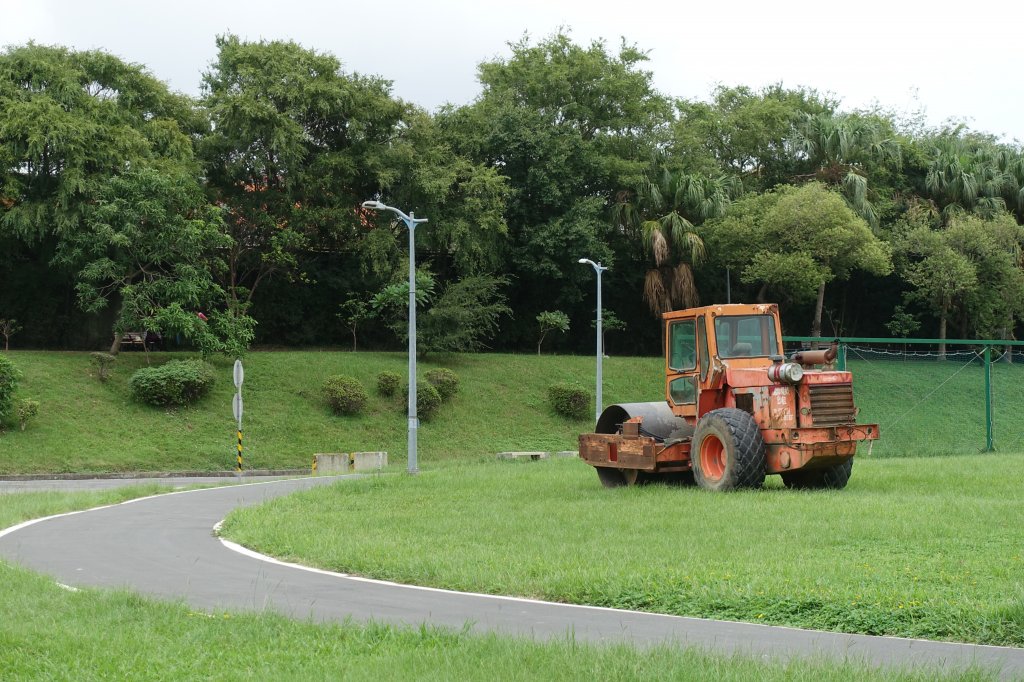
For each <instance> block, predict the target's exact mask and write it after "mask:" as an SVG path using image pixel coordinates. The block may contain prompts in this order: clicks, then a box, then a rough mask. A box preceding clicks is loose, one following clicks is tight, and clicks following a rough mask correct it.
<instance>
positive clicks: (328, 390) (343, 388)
mask: <svg viewBox="0 0 1024 682" xmlns="http://www.w3.org/2000/svg"><path fill="white" fill-rule="evenodd" d="M323 393H324V399H325V400H326V401H327V404H328V406H330V408H331V411H332V412H334V414H359V413H360V412H362V411H363V408H364V407H366V401H367V400H369V396H368V395H367V394H366V389H365V388H363V385H362V384H361V383H359V381H358V380H357V379H353V378H352V377H347V376H340V375H339V376H333V377H328V378H327V381H325V382H324V385H323Z"/></svg>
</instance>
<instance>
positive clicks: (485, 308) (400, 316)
mask: <svg viewBox="0 0 1024 682" xmlns="http://www.w3.org/2000/svg"><path fill="white" fill-rule="evenodd" d="M397 274H398V273H397V272H396V276H397ZM507 284H508V280H507V279H506V278H504V277H496V276H493V275H471V276H469V277H465V278H463V279H461V280H459V281H457V282H453V283H451V284H449V285H447V286H446V287H445V289H444V291H442V292H441V294H440V295H436V280H435V278H434V276H433V275H432V274H431V273H430V272H429V270H427V269H426V268H421V269H420V270H418V271H417V273H416V306H417V309H419V308H423V312H422V313H418V314H417V325H416V351H417V353H418V354H419V355H421V356H425V355H427V354H428V353H431V352H439V353H465V352H472V351H477V350H480V349H481V348H484V347H485V343H486V341H487V340H489V339H490V338H491V337H492V336H493V335H494V333H495V332H496V331H497V328H498V318H499V317H500V316H501V315H510V314H511V313H512V310H511V309H510V308H509V307H508V306H507V305H506V303H505V297H504V295H503V294H502V293H501V288H502V287H504V286H506V285H507ZM370 306H371V307H372V308H373V310H374V311H375V313H376V314H377V315H378V316H380V317H381V318H383V319H384V320H385V322H386V324H387V325H388V327H390V328H391V329H392V331H394V332H395V334H396V335H397V336H398V337H399V338H401V339H402V340H405V341H407V340H408V339H409V322H408V320H409V285H408V283H406V282H396V283H394V284H390V285H388V286H386V287H384V288H383V289H382V290H381V291H380V292H378V293H377V294H376V295H374V297H373V298H372V299H371V301H370Z"/></svg>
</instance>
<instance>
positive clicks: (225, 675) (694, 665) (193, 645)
mask: <svg viewBox="0 0 1024 682" xmlns="http://www.w3.org/2000/svg"><path fill="white" fill-rule="evenodd" d="M157 490H158V488H156V487H155V486H146V487H136V488H134V489H120V490H116V491H106V492H103V493H80V494H75V495H65V494H60V493H18V494H11V495H0V528H5V527H7V526H10V525H13V524H15V523H18V522H20V521H23V520H27V519H29V518H36V517H38V516H43V515H48V514H56V513H60V512H64V511H71V510H74V509H80V508H87V507H91V506H95V505H99V504H109V503H113V502H118V501H122V500H124V499H129V498H131V497H135V496H139V495H145V494H151V493H153V492H157ZM0 603H2V604H3V605H4V610H3V613H4V617H3V619H0V670H2V671H3V673H2V677H3V678H4V679H5V680H38V679H51V680H76V681H79V680H109V679H133V680H149V679H152V680H157V679H159V680H166V679H216V680H250V679H274V680H290V679H294V680H311V679H312V680H315V679H324V680H326V679H342V678H343V679H346V680H380V679H417V680H430V679H436V680H451V679H467V680H469V679H487V680H494V679H544V680H551V679H559V680H563V679H564V680H594V679H601V680H632V679H651V680H658V679H665V680H679V679H688V680H715V681H718V680H736V681H737V682H739V681H741V680H751V679H758V680H807V681H811V680H814V681H815V682H817V681H818V680H822V681H829V680H858V681H859V680H922V681H923V680H935V679H949V680H953V679H957V680H990V679H994V675H992V674H989V673H986V672H985V671H982V670H971V671H967V672H965V673H958V674H954V675H946V676H939V675H936V673H935V672H933V671H927V672H919V673H917V674H909V673H908V674H894V673H892V672H890V671H885V672H879V671H876V670H872V669H870V668H867V667H864V666H859V665H856V664H835V663H828V662H821V661H819V662H808V661H792V662H789V663H783V662H775V663H766V662H762V661H754V660H752V659H748V658H743V657H723V656H712V655H708V654H704V653H701V652H698V651H695V650H686V649H678V648H670V647H658V648H654V649H650V650H638V649H634V648H632V647H628V646H622V645H616V646H600V647H598V646H591V645H585V644H577V643H574V642H571V641H564V642H553V643H535V642H530V641H527V640H523V639H511V638H503V637H497V636H479V635H470V634H467V633H460V632H450V631H444V630H440V629H433V628H428V627H423V628H418V629H404V628H395V627H391V626H385V625H354V624H336V625H316V624H312V623H301V622H295V621H291V620H288V619H286V618H283V617H281V616H276V615H273V614H242V613H227V612H218V613H204V612H197V611H194V610H192V609H190V608H188V607H187V606H185V605H182V604H164V603H158V602H154V601H151V600H149V599H145V598H142V597H139V596H136V595H132V594H130V593H127V592H121V591H114V592H111V591H99V590H81V591H78V592H68V591H66V590H64V589H62V588H60V587H58V586H57V585H56V584H55V583H54V582H52V581H50V580H48V579H46V578H44V577H41V576H37V575H33V574H31V573H29V572H28V571H25V570H22V569H19V568H15V567H13V566H10V565H8V564H5V563H3V562H0Z"/></svg>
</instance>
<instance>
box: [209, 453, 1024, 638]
mask: <svg viewBox="0 0 1024 682" xmlns="http://www.w3.org/2000/svg"><path fill="white" fill-rule="evenodd" d="M1021 464H1022V457H1021V456H1020V455H973V456H961V457H941V458H916V459H910V458H903V459H871V460H863V461H859V462H858V463H857V465H856V466H855V467H854V474H853V479H852V481H851V483H850V485H849V487H848V488H847V489H846V490H843V491H789V490H785V489H782V488H781V487H779V482H778V480H777V479H776V478H773V479H770V480H771V481H772V483H771V485H770V487H769V489H766V490H760V491H744V492H737V493H731V494H714V493H708V492H705V491H702V490H699V489H696V488H671V487H666V486H658V485H655V486H646V487H638V488H620V489H612V490H609V489H604V488H601V487H600V485H599V483H598V480H597V476H596V475H594V472H593V470H592V469H591V468H590V467H588V466H586V465H585V464H583V463H581V462H579V461H578V460H552V461H546V462H532V463H501V464H495V463H491V464H464V465H459V466H455V465H451V466H445V467H441V468H440V469H439V470H435V471H431V472H426V473H424V474H422V475H421V476H418V477H408V476H394V477H389V476H377V477H374V478H372V479H371V480H363V481H356V482H346V483H345V484H342V485H336V486H331V487H328V488H317V489H316V490H311V491H308V492H303V493H300V494H297V495H294V496H291V497H288V498H286V499H279V500H275V501H273V502H271V503H268V504H267V505H264V506H262V507H258V508H250V509H244V510H238V511H236V512H234V513H233V514H232V515H231V516H230V517H229V519H228V522H227V524H226V525H225V528H224V532H225V534H226V535H228V536H229V537H231V538H232V539H233V540H235V541H237V542H240V543H242V544H244V545H246V546H248V547H251V548H254V549H256V550H258V551H261V552H264V553H267V554H271V555H274V556H278V557H282V558H285V559H288V560H293V561H298V562H301V563H306V564H311V565H315V566H319V567H323V568H327V569H331V570H336V571H340V572H345V573H354V574H359V575H368V576H373V577H377V578H383V579H387V580H394V581H398V582H405V583H413V584H417V585H432V586H438V587H446V588H452V589H458V590H469V591H479V592H490V593H499V594H513V595H522V596H527V597H536V598H541V599H547V600H553V601H565V602H572V603H580V604H595V605H601V606H610V607H620V608H627V609H639V610H648V611H655V612H659V613H671V614H678V615H687V616H700V617H709V618H720V619H727V620H742V621H749V622H756V623H770V624H779V625H791V626H796V627H803V628H817V629H828V630H836V631H843V632H853V633H865V634H876V635H898V636H905V637H919V638H927V639H940V640H957V641H968V642H982V643H988V644H1003V645H1011V646H1024V543H1022V541H1021V536H1020V528H1021V527H1024V500H1022V498H1021V496H1020V490H1019V481H1020V468H1021ZM312 529H315V530H312ZM326 538H330V541H329V542H328V541H325V539H326Z"/></svg>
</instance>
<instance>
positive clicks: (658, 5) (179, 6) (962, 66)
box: [0, 0, 1024, 140]
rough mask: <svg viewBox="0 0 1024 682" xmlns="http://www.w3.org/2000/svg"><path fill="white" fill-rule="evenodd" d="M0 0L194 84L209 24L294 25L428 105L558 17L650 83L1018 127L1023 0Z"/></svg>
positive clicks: (691, 93) (475, 88)
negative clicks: (639, 61) (809, 90)
mask: <svg viewBox="0 0 1024 682" xmlns="http://www.w3.org/2000/svg"><path fill="white" fill-rule="evenodd" d="M694 4H698V3H692V2H687V1H686V0H675V1H674V2H663V1H661V0H647V2H623V1H622V0H617V1H615V2H608V1H605V0H586V1H584V0H518V1H516V0H510V1H507V2H501V3H497V2H491V1H490V0H475V1H474V0H418V1H417V0H376V1H373V0H364V1H362V2H353V1H351V0H340V1H338V2H315V1H314V0H248V1H246V2H236V1H234V0H230V1H229V0H222V1H218V0H204V1H202V2H200V1H198V0H170V1H169V2H166V1H165V2H159V3H156V2H149V1H146V0H0V45H4V46H7V45H17V44H23V43H26V42H28V41H29V40H34V41H36V42H38V43H43V44H59V45H66V46H71V47H74V48H77V49H91V48H102V49H104V50H107V51H109V52H112V53H114V54H116V55H118V56H119V57H121V58H123V59H126V60H128V61H132V62H139V63H142V64H144V65H146V66H147V67H149V69H150V71H151V72H152V73H153V74H154V75H155V76H157V77H158V78H160V79H162V80H164V81H166V82H168V83H169V84H170V85H171V87H172V88H174V89H175V90H180V91H182V92H186V93H190V94H197V93H198V91H199V82H200V75H201V73H202V72H203V70H204V69H206V68H207V66H208V65H209V63H210V61H211V60H212V59H213V57H214V38H215V36H216V35H218V34H221V33H228V32H230V33H234V34H237V35H239V36H241V37H242V38H244V39H248V40H259V39H268V40H270V39H291V40H295V41H297V42H299V43H301V44H302V45H304V46H305V47H309V48H313V49H316V50H319V51H323V52H329V53H332V54H334V55H335V56H337V57H338V58H339V59H340V60H341V62H342V64H343V67H344V69H345V70H346V71H358V72H360V73H364V74H374V75H379V76H382V77H384V78H387V79H389V80H391V81H392V82H393V84H394V88H393V92H394V94H395V95H396V96H398V97H401V98H402V99H405V100H409V101H412V102H415V103H417V104H419V105H421V106H423V107H425V108H427V109H429V110H433V109H435V108H436V107H437V106H439V105H441V104H443V103H446V102H451V103H454V104H464V103H468V102H470V101H472V100H473V98H474V97H476V95H477V94H478V93H479V85H478V84H477V81H476V66H477V64H478V63H479V62H481V61H484V60H489V59H492V58H495V57H505V56H508V55H509V54H510V50H509V48H508V43H509V42H510V41H516V40H518V39H519V38H521V37H522V36H523V34H524V33H528V34H529V35H530V36H531V37H532V38H534V39H538V38H543V37H545V36H548V35H550V34H551V33H553V32H555V31H556V30H558V28H559V27H565V28H566V29H568V30H569V32H570V35H571V36H572V37H573V38H574V39H575V40H576V41H577V42H579V43H582V44H587V43H589V42H590V41H591V40H593V39H602V38H603V39H605V40H606V41H607V43H608V45H609V47H610V48H617V47H618V45H619V42H620V39H621V38H622V37H625V38H626V40H628V41H629V42H631V43H635V44H636V45H637V46H638V47H640V48H641V49H643V50H645V51H648V52H649V55H650V62H649V63H648V66H647V68H648V69H650V70H651V71H653V73H654V82H655V86H656V87H657V88H658V89H659V90H660V91H661V92H663V93H665V94H668V95H672V96H677V97H687V98H700V99H706V98H707V97H708V94H709V93H710V92H711V90H712V88H713V87H714V86H715V85H716V84H719V83H721V84H725V85H741V84H742V85H750V86H753V87H760V86H763V85H767V84H770V83H774V82H780V81H781V82H782V83H783V84H785V85H786V86H790V87H795V86H800V85H802V86H809V87H813V88H817V89H819V90H822V91H828V92H832V93H834V94H836V95H838V96H839V97H841V98H842V101H843V106H844V108H847V109H852V108H858V107H866V106H870V105H871V104H872V103H873V102H877V103H879V104H881V105H882V106H885V107H887V108H890V109H894V110H896V111H899V112H907V113H909V112H913V111H915V110H918V109H923V110H924V111H925V113H926V115H927V118H928V121H929V122H930V123H931V124H933V125H934V124H938V123H940V122H942V121H944V120H945V119H947V118H956V119H959V120H966V121H967V122H968V123H970V124H971V125H972V127H974V128H976V129H979V130H982V131H986V132H990V133H996V134H999V135H1002V136H1004V137H1005V139H1007V140H1013V139H1016V140H1024V115H1022V111H1024V87H1022V86H1021V75H1022V74H1024V46H1022V44H1021V42H1020V38H1019V35H1020V32H1021V29H1022V28H1024V24H1022V19H1024V3H1022V2H1020V1H1019V0H1018V1H1016V2H1015V1H1012V0H990V1H988V2H974V3H970V2H957V3H952V2H948V1H947V0H932V1H931V2H900V1H899V0H888V1H881V0H861V1H860V2H842V3H840V2H827V1H820V0H819V1H803V0H801V1H795V0H793V1H790V0H776V1H775V2H767V1H765V0H724V1H723V0H719V1H717V2H716V1H714V0H711V1H707V2H701V3H699V5H700V6H699V7H695V6H693V5H694Z"/></svg>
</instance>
